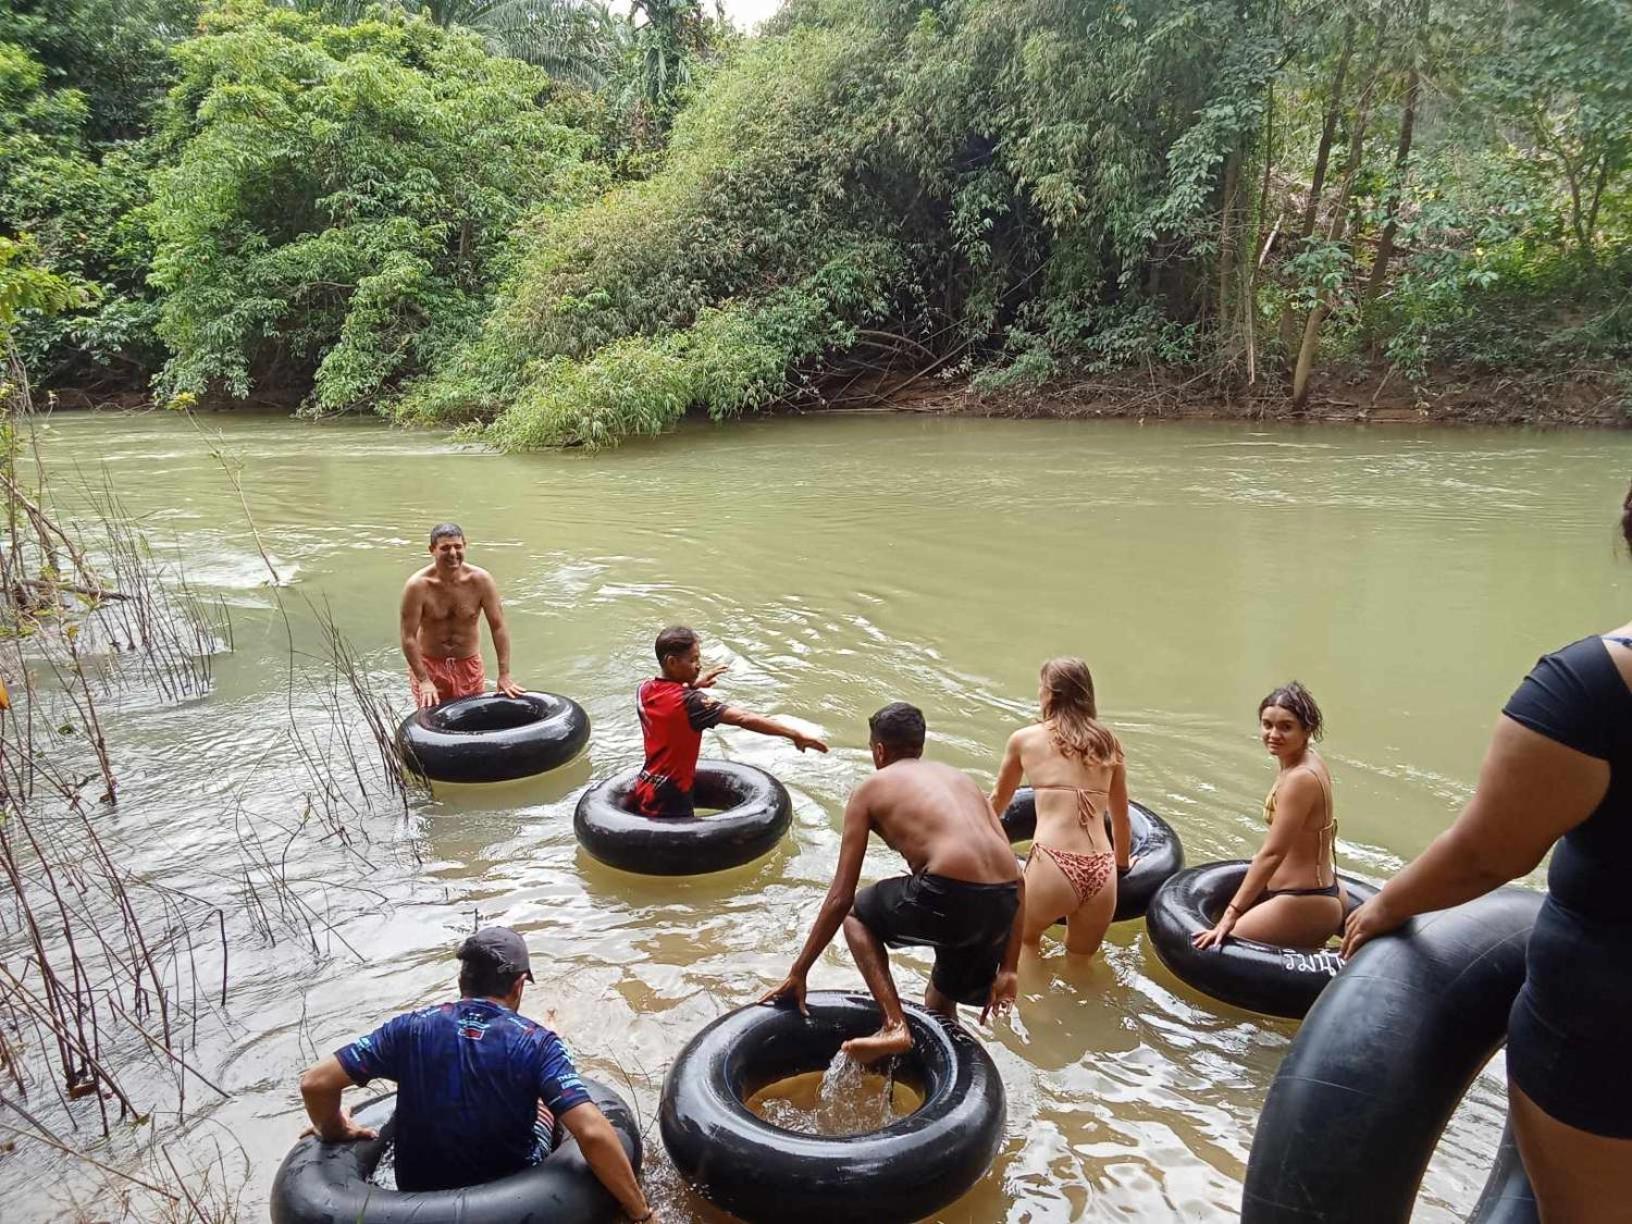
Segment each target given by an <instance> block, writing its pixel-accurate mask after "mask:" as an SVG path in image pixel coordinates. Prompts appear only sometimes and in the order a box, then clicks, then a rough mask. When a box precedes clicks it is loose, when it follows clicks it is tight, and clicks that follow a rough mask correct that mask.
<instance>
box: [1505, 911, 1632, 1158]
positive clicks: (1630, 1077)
mask: <svg viewBox="0 0 1632 1224" xmlns="http://www.w3.org/2000/svg"><path fill="white" fill-rule="evenodd" d="M1629 939H1632V928H1628V927H1627V926H1625V925H1621V924H1613V923H1600V922H1596V921H1594V920H1592V919H1590V918H1587V917H1586V916H1584V915H1581V914H1577V913H1576V912H1575V911H1573V910H1570V909H1566V908H1565V907H1564V906H1562V905H1560V904H1558V902H1557V901H1555V900H1553V899H1552V898H1551V897H1549V898H1548V899H1547V900H1546V901H1545V902H1543V903H1542V907H1541V912H1540V913H1539V914H1537V915H1536V925H1535V927H1534V928H1533V929H1532V930H1531V932H1530V946H1529V950H1528V954H1527V956H1526V966H1527V969H1528V972H1527V974H1526V976H1525V982H1524V989H1522V990H1521V991H1519V997H1518V998H1517V999H1515V1000H1514V1002H1513V1011H1512V1013H1511V1014H1510V1015H1509V1017H1508V1022H1507V1074H1508V1078H1509V1079H1511V1080H1512V1081H1513V1082H1514V1083H1515V1084H1517V1085H1518V1086H1519V1087H1520V1088H1522V1089H1524V1092H1525V1095H1526V1096H1528V1097H1529V1098H1530V1099H1531V1100H1532V1101H1534V1102H1535V1103H1536V1104H1537V1105H1540V1106H1541V1107H1542V1109H1544V1110H1546V1111H1547V1113H1549V1114H1551V1115H1552V1116H1553V1117H1555V1118H1557V1119H1558V1120H1559V1121H1560V1122H1563V1123H1564V1124H1565V1125H1567V1126H1573V1127H1576V1128H1577V1129H1579V1130H1584V1131H1588V1132H1590V1133H1592V1134H1594V1135H1604V1136H1606V1137H1608V1138H1611V1139H1632V1062H1629V1061H1628V1060H1627V1057H1626V1033H1625V1024H1626V1017H1627V1015H1628V1013H1632V957H1629V956H1628V953H1627V946H1628V941H1629Z"/></svg>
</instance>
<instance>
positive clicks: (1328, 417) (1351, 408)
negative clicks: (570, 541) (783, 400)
mask: <svg viewBox="0 0 1632 1224" xmlns="http://www.w3.org/2000/svg"><path fill="white" fill-rule="evenodd" d="M1313 385H1314V390H1313V392H1312V393H1311V395H1310V397H1309V402H1308V405H1307V406H1306V407H1305V409H1304V410H1303V411H1301V412H1300V411H1297V410H1294V409H1293V407H1292V399H1291V395H1290V394H1289V392H1288V389H1287V387H1286V384H1285V382H1284V380H1282V379H1279V378H1264V379H1260V381H1259V382H1258V383H1257V384H1256V385H1255V386H1253V387H1252V388H1250V389H1244V388H1240V387H1232V386H1229V385H1228V384H1227V383H1226V381H1225V380H1224V379H1223V377H1222V376H1221V375H1220V373H1219V372H1218V371H1216V370H1202V371H1199V372H1196V371H1188V370H1182V369H1173V368H1151V369H1149V370H1122V371H1116V372H1113V373H1109V374H1103V375H1096V376H1094V377H1091V378H1086V377H1084V378H1066V379H1059V380H1057V381H1054V382H1051V383H1047V384H1044V385H1042V386H1039V387H1034V388H1026V389H1016V390H1005V391H999V392H992V391H979V390H976V389H975V386H974V385H973V382H972V380H970V379H968V378H959V379H955V380H949V381H942V380H940V379H937V378H934V377H932V376H930V377H925V378H922V379H919V380H915V381H908V382H907V384H906V385H903V379H902V376H901V375H899V374H895V375H880V376H879V377H878V378H877V379H876V380H873V382H872V385H870V386H859V387H858V386H856V385H851V386H850V387H849V388H848V393H847V394H846V395H845V396H844V398H843V400H841V401H838V402H836V403H835V402H832V401H828V400H824V399H820V398H814V399H810V400H805V401H801V402H800V403H798V404H786V405H783V406H782V408H781V410H782V411H798V410H800V409H804V410H807V411H808V410H811V409H816V410H824V409H829V408H831V409H833V410H836V411H856V410H857V409H859V408H870V409H876V410H884V411H895V412H910V413H926V414H931V415H936V416H972V417H993V418H1013V419H1017V420H1031V419H1049V420H1088V419H1107V420H1109V419H1123V420H1128V419H1149V418H1161V419H1170V420H1194V421H1274V422H1282V423H1286V424H1297V423H1315V422H1319V423H1330V424H1390V423H1393V424H1413V425H1425V424H1428V425H1431V424H1444V425H1506V426H1527V427H1535V428H1549V429H1551V428H1579V429H1625V428H1628V427H1632V367H1626V368H1617V367H1615V366H1606V367H1590V366H1581V367H1576V368H1574V369H1569V370H1556V369H1553V370H1535V371H1531V372H1528V373H1524V374H1514V373H1511V372H1509V373H1505V374H1495V373H1483V372H1477V371H1472V372H1469V371H1444V372H1440V373H1437V374H1436V375H1434V376H1433V377H1432V378H1430V379H1429V380H1428V381H1427V382H1425V383H1412V382H1410V381H1408V380H1406V379H1405V378H1403V377H1402V376H1400V375H1399V374H1398V373H1397V372H1396V371H1394V370H1392V369H1387V368H1383V369H1378V368H1374V367H1363V366H1356V367H1351V368H1348V369H1343V368H1338V369H1334V370H1331V371H1329V372H1327V373H1325V374H1323V375H1321V376H1319V377H1317V378H1316V379H1315V380H1314V384H1313ZM44 398H45V397H42V400H43V399H44ZM49 400H50V402H51V404H52V405H53V406H54V407H55V408H59V409H64V410H69V411H83V410H105V409H109V408H112V409H117V410H120V411H141V410H146V409H151V408H153V407H155V405H154V404H153V401H152V400H151V398H150V397H148V396H147V395H145V394H143V393H141V392H135V391H127V392H121V393H115V394H108V393H106V392H103V393H92V392H89V391H85V390H80V389H77V388H63V389H59V390H56V391H53V392H51V393H50V395H49ZM847 404H848V405H850V407H845V405H847ZM198 407H201V408H204V409H208V410H211V411H229V412H230V411H250V412H254V413H288V414H291V415H293V414H295V413H297V412H298V411H299V409H300V408H301V398H300V396H298V395H297V394H295V393H293V392H290V393H287V394H281V395H280V394H278V393H277V392H263V393H259V394H256V395H253V396H251V397H250V398H249V399H246V400H228V399H206V400H204V401H202V402H200V404H199V405H198ZM777 410H778V409H776V408H773V409H771V411H773V412H774V411H777ZM342 415H348V414H342ZM349 415H355V414H349Z"/></svg>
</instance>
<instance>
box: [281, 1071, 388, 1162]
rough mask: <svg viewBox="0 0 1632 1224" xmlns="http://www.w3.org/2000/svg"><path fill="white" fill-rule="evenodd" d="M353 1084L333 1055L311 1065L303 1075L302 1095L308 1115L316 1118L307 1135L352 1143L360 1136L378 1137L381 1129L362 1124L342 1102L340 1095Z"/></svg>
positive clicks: (360, 1137) (301, 1077)
mask: <svg viewBox="0 0 1632 1224" xmlns="http://www.w3.org/2000/svg"><path fill="white" fill-rule="evenodd" d="M350 1087H351V1076H349V1075H347V1074H346V1069H345V1068H344V1067H342V1066H341V1065H340V1060H339V1059H338V1058H336V1057H335V1056H334V1055H333V1054H330V1055H329V1056H328V1057H327V1058H325V1059H323V1060H322V1061H321V1062H316V1063H313V1064H312V1065H311V1066H309V1067H307V1068H306V1070H305V1071H303V1072H302V1073H301V1076H300V1097H301V1100H302V1101H304V1102H305V1104H306V1116H307V1117H309V1118H310V1119H311V1120H312V1125H311V1128H310V1130H308V1131H307V1132H305V1133H307V1134H314V1135H316V1136H317V1137H318V1138H319V1139H321V1140H323V1142H324V1143H350V1142H352V1141H353V1140H356V1139H375V1138H378V1137H379V1132H378V1131H376V1130H374V1129H373V1128H372V1127H367V1126H358V1125H357V1124H356V1123H355V1122H353V1121H352V1120H351V1115H350V1114H348V1113H347V1112H346V1111H345V1109H344V1108H342V1107H341V1104H340V1094H341V1093H343V1092H344V1091H345V1090H346V1089H347V1088H350Z"/></svg>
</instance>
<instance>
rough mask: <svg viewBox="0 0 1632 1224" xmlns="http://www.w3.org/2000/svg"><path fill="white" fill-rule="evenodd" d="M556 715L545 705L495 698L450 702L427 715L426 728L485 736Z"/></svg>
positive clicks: (522, 700)
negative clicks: (486, 733) (488, 732)
mask: <svg viewBox="0 0 1632 1224" xmlns="http://www.w3.org/2000/svg"><path fill="white" fill-rule="evenodd" d="M552 712H553V711H551V710H550V708H549V707H548V706H547V705H545V704H544V703H542V702H536V703H535V702H532V701H528V700H526V699H525V698H518V697H501V696H494V697H488V698H483V699H482V700H481V701H450V702H448V703H447V704H446V705H440V706H433V707H432V708H431V709H429V710H427V711H426V712H425V720H424V721H425V725H426V726H428V727H430V728H431V729H432V730H434V731H445V732H448V733H449V734H453V735H481V734H482V733H484V732H487V731H509V730H511V729H512V728H514V727H525V726H528V725H530V724H532V723H535V722H538V721H539V720H540V719H541V718H548V717H549V716H550V714H551V713H552Z"/></svg>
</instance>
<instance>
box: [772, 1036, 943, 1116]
mask: <svg viewBox="0 0 1632 1224" xmlns="http://www.w3.org/2000/svg"><path fill="white" fill-rule="evenodd" d="M757 1106H758V1109H757V1112H758V1113H759V1115H760V1116H761V1117H763V1118H764V1119H765V1120H766V1121H767V1122H770V1123H772V1124H773V1125H776V1126H780V1127H782V1128H783V1129H784V1130H791V1131H797V1132H798V1133H799V1134H802V1135H859V1134H863V1133H865V1132H867V1131H874V1130H878V1129H880V1128H881V1127H885V1126H888V1125H889V1124H890V1123H891V1122H893V1121H895V1119H897V1118H899V1117H904V1116H905V1115H906V1114H908V1113H910V1112H912V1106H911V1104H910V1103H908V1102H907V1101H905V1100H903V1099H902V1094H900V1093H898V1092H897V1090H896V1085H895V1080H894V1077H893V1076H886V1075H881V1074H879V1073H878V1072H876V1071H874V1070H872V1069H870V1068H867V1067H864V1066H862V1065H861V1064H860V1063H858V1062H857V1061H856V1060H855V1059H853V1058H851V1057H850V1056H849V1055H848V1054H845V1053H844V1052H843V1051H842V1050H841V1051H839V1052H838V1053H836V1054H834V1055H833V1061H832V1062H830V1063H828V1065H827V1069H826V1070H825V1071H823V1072H822V1074H821V1077H820V1079H817V1078H816V1076H815V1073H814V1072H813V1073H811V1074H809V1075H802V1076H798V1077H796V1078H795V1079H792V1080H788V1081H785V1082H784V1083H782V1084H778V1085H774V1086H773V1087H772V1088H771V1089H770V1090H768V1092H767V1093H766V1094H765V1095H763V1096H762V1097H761V1098H760V1099H759V1100H758V1102H757Z"/></svg>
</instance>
